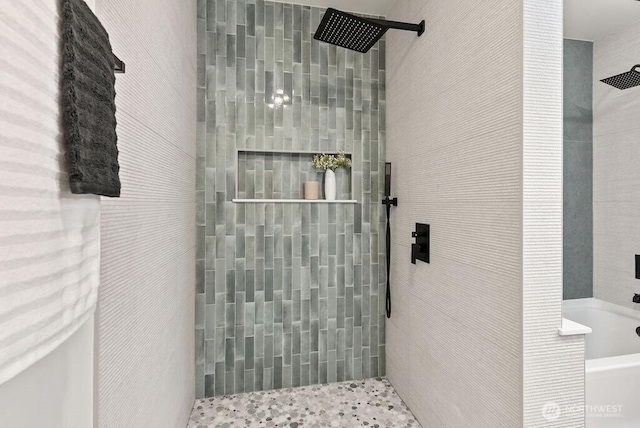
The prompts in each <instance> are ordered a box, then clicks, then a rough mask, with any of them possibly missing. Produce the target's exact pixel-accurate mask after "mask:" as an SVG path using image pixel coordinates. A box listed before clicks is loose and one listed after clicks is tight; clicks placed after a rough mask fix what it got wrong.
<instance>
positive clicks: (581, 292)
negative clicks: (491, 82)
mask: <svg viewBox="0 0 640 428" xmlns="http://www.w3.org/2000/svg"><path fill="white" fill-rule="evenodd" d="M563 80H564V84H563V87H564V98H563V100H564V109H563V112H564V120H563V124H564V127H563V128H564V168H563V170H564V198H563V201H564V202H563V206H564V217H563V218H564V221H563V234H564V238H563V250H562V254H563V262H564V270H563V284H564V298H565V299H581V298H585V297H593V42H587V41H582V40H570V39H565V40H564V73H563Z"/></svg>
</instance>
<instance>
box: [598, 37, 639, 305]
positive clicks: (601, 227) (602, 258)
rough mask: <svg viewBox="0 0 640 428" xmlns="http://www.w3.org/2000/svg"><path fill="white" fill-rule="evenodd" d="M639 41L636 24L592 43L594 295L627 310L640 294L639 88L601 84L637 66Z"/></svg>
mask: <svg viewBox="0 0 640 428" xmlns="http://www.w3.org/2000/svg"><path fill="white" fill-rule="evenodd" d="M639 37H640V25H634V26H632V27H629V28H626V29H621V30H620V31H619V32H617V33H615V34H612V35H610V36H608V37H605V38H603V39H599V40H595V41H594V44H593V80H594V87H593V259H594V272H593V294H594V297H597V298H598V299H603V300H606V301H609V302H612V303H616V304H618V305H623V306H627V307H635V306H637V305H635V304H633V303H632V301H631V299H632V298H633V295H634V293H640V280H637V279H635V265H634V256H635V255H636V254H640V224H638V214H639V213H640V168H638V165H640V144H638V141H639V139H640V126H639V125H638V124H639V123H640V121H639V120H638V119H639V117H640V99H639V98H638V95H639V93H640V92H639V91H640V88H638V87H636V88H631V89H626V90H623V91H621V90H619V89H616V88H614V87H611V86H608V85H605V84H604V83H601V82H600V80H601V79H604V78H606V77H611V76H614V75H617V74H620V73H624V72H626V71H629V70H630V69H631V67H633V66H634V65H635V64H638V62H639V61H638V59H639V58H640V42H638V40H639Z"/></svg>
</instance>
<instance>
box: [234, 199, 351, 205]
mask: <svg viewBox="0 0 640 428" xmlns="http://www.w3.org/2000/svg"><path fill="white" fill-rule="evenodd" d="M231 202H233V203H236V204H262V203H275V204H357V203H358V201H356V200H355V199H346V200H344V199H343V200H335V201H327V200H326V199H232V200H231Z"/></svg>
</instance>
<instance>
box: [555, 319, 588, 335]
mask: <svg viewBox="0 0 640 428" xmlns="http://www.w3.org/2000/svg"><path fill="white" fill-rule="evenodd" d="M592 331H593V330H592V329H591V327H587V326H586V325H582V324H578V323H577V322H575V321H571V320H568V319H566V318H562V327H560V328H559V329H558V334H559V335H560V336H576V335H579V334H589V333H591V332H592Z"/></svg>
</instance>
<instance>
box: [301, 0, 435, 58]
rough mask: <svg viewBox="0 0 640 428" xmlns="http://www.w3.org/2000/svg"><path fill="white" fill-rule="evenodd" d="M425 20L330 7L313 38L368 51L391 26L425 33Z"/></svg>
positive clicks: (355, 49) (354, 49)
mask: <svg viewBox="0 0 640 428" xmlns="http://www.w3.org/2000/svg"><path fill="white" fill-rule="evenodd" d="M424 25H425V24H424V21H422V22H421V23H419V24H407V23H404V22H395V21H386V20H384V19H373V18H363V17H360V16H356V15H352V14H350V13H346V12H342V11H341V10H336V9H333V8H328V9H327V11H326V12H325V14H324V17H323V18H322V22H320V25H319V26H318V29H317V30H316V33H315V34H314V36H313V38H314V39H316V40H320V41H321V42H327V43H331V44H332V45H336V46H340V47H343V48H347V49H351V50H353V51H356V52H361V53H366V52H368V51H369V49H371V48H372V47H373V45H375V44H376V43H377V42H378V40H380V38H381V37H382V36H384V33H386V32H387V30H388V29H390V28H395V29H398V30H407V31H415V32H417V33H418V36H421V35H422V33H424Z"/></svg>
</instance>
